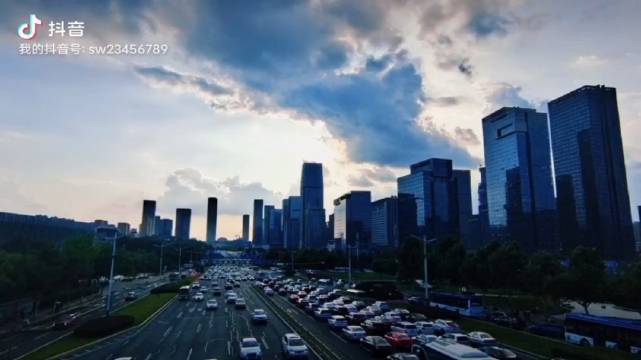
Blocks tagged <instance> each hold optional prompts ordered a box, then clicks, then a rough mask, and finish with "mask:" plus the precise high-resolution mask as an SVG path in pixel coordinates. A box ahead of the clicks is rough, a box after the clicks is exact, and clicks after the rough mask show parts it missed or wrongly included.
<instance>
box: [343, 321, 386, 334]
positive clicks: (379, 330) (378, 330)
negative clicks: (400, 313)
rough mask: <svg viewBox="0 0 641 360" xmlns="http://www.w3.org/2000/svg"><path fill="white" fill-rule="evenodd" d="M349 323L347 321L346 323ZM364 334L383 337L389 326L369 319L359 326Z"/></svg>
mask: <svg viewBox="0 0 641 360" xmlns="http://www.w3.org/2000/svg"><path fill="white" fill-rule="evenodd" d="M348 322H349V321H348ZM361 326H362V327H363V329H365V332H366V333H367V334H369V335H385V334H386V333H387V332H388V331H389V330H390V327H391V326H390V324H388V323H385V322H382V321H376V320H374V319H369V320H365V321H363V323H362V324H361Z"/></svg>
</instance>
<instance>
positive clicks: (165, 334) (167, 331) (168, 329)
mask: <svg viewBox="0 0 641 360" xmlns="http://www.w3.org/2000/svg"><path fill="white" fill-rule="evenodd" d="M173 328H174V327H173V326H170V327H168V328H167V330H165V333H164V334H162V337H165V336H167V335H169V332H171V329H173Z"/></svg>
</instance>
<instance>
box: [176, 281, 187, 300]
mask: <svg viewBox="0 0 641 360" xmlns="http://www.w3.org/2000/svg"><path fill="white" fill-rule="evenodd" d="M189 295H190V291H189V286H187V285H185V286H181V287H180V289H178V300H181V301H184V300H189Z"/></svg>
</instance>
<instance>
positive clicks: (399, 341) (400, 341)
mask: <svg viewBox="0 0 641 360" xmlns="http://www.w3.org/2000/svg"><path fill="white" fill-rule="evenodd" d="M385 340H387V342H389V343H390V345H392V347H394V348H395V349H409V348H411V347H412V338H411V337H409V336H408V335H407V334H405V333H402V332H391V333H387V335H385Z"/></svg>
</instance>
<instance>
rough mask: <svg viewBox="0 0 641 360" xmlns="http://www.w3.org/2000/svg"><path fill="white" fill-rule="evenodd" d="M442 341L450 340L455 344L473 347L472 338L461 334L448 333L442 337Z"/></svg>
mask: <svg viewBox="0 0 641 360" xmlns="http://www.w3.org/2000/svg"><path fill="white" fill-rule="evenodd" d="M441 338H442V339H445V340H450V341H452V342H455V343H459V344H463V345H471V344H472V343H471V341H470V338H469V337H468V336H467V335H465V334H460V333H446V334H443V335H442V336H441Z"/></svg>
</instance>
